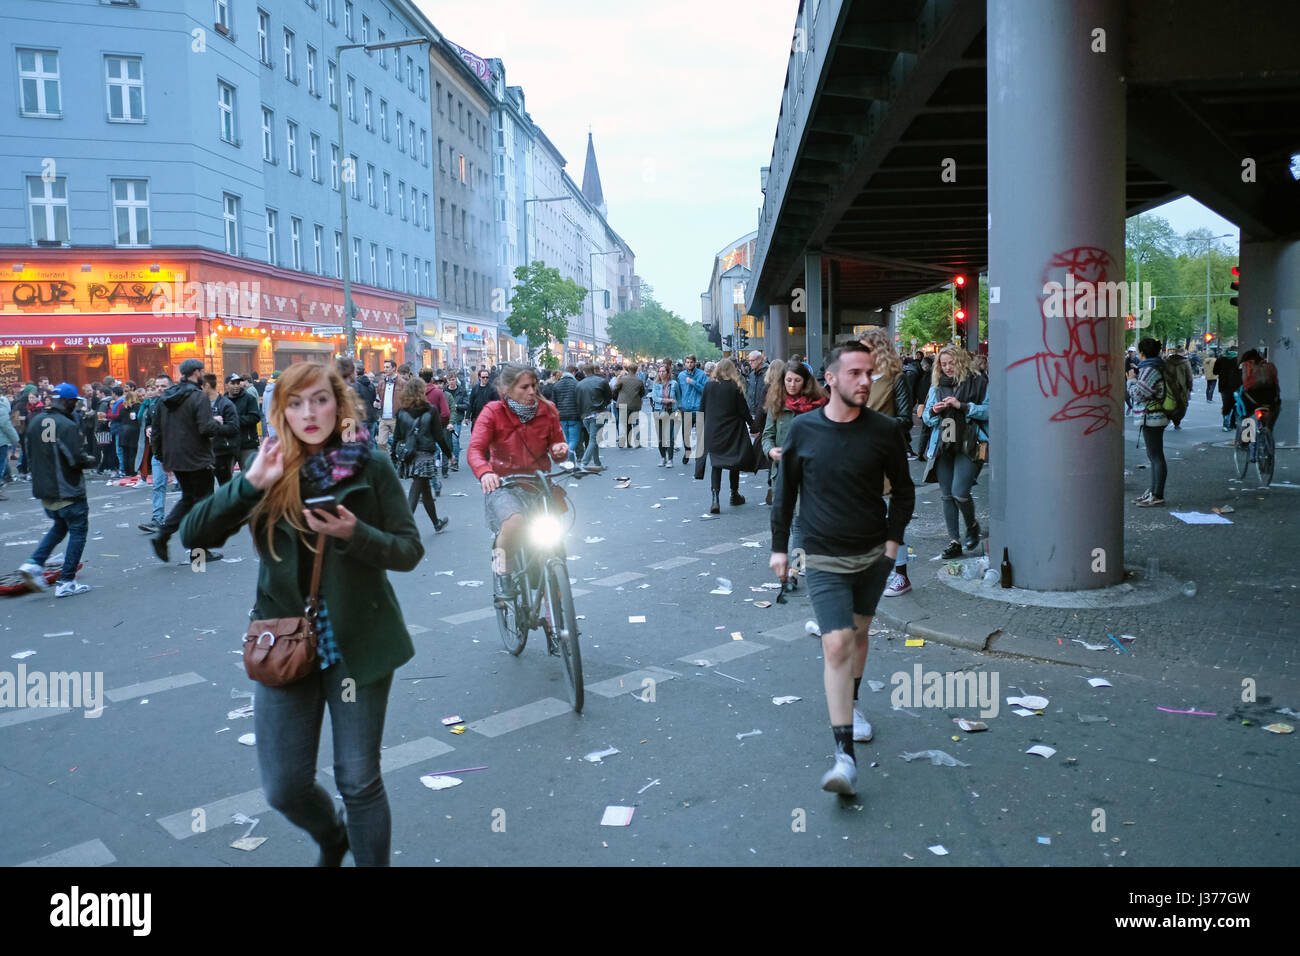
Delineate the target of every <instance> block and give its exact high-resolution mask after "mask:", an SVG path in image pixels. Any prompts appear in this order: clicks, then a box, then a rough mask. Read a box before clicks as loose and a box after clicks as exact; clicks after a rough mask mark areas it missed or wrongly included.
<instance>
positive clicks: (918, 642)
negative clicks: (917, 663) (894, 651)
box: [905, 637, 925, 647]
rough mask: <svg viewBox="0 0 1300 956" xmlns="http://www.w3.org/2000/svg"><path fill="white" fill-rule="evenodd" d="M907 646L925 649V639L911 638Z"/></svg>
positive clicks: (906, 643)
mask: <svg viewBox="0 0 1300 956" xmlns="http://www.w3.org/2000/svg"><path fill="white" fill-rule="evenodd" d="M905 646H907V647H925V638H923V637H909V638H908V639H907V641H906V642H905Z"/></svg>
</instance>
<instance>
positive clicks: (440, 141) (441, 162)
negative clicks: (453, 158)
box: [438, 136, 447, 170]
mask: <svg viewBox="0 0 1300 956" xmlns="http://www.w3.org/2000/svg"><path fill="white" fill-rule="evenodd" d="M438 168H439V169H442V170H445V169H446V168H447V166H446V164H444V163H443V161H442V137H441V136H439V137H438Z"/></svg>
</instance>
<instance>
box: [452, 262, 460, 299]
mask: <svg viewBox="0 0 1300 956" xmlns="http://www.w3.org/2000/svg"><path fill="white" fill-rule="evenodd" d="M451 291H452V299H453V301H454V302H455V303H456V305H460V266H456V265H453V266H452V267H451Z"/></svg>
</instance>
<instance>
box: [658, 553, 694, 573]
mask: <svg viewBox="0 0 1300 956" xmlns="http://www.w3.org/2000/svg"><path fill="white" fill-rule="evenodd" d="M698 560H700V559H699V558H689V557H686V556H685V555H679V556H678V557H675V558H669V559H668V560H667V561H660V562H659V563H658V564H652V565H650V567H651V569H653V570H655V571H671V570H672V569H673V568H680V567H682V566H683V565H687V564H694V563H695V562H696V561H698Z"/></svg>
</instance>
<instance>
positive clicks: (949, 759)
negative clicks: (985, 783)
mask: <svg viewBox="0 0 1300 956" xmlns="http://www.w3.org/2000/svg"><path fill="white" fill-rule="evenodd" d="M899 756H900V757H902V758H903V759H904V760H906V761H907V762H908V763H911V762H912V761H913V760H920V759H922V758H924V759H926V760H929V761H930V763H931V765H932V766H935V767H969V766H970V764H968V763H962V762H961V761H960V760H958V759H957V758H956V757H954V756H953V755H952V754H949V753H945V752H944V751H942V750H921V751H918V752H917V753H914V754H909V753H901V754H899Z"/></svg>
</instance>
